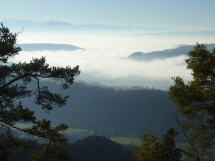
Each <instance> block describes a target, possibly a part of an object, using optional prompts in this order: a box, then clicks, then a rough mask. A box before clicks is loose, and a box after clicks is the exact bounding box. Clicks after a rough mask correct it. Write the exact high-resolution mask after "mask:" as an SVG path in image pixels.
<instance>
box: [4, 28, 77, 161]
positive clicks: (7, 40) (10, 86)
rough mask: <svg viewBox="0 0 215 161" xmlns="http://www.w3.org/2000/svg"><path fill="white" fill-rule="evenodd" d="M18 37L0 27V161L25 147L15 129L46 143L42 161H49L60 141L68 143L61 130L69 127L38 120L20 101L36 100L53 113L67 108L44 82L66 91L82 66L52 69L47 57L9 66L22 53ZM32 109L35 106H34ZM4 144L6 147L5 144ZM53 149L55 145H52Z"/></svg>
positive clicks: (62, 98)
mask: <svg viewBox="0 0 215 161" xmlns="http://www.w3.org/2000/svg"><path fill="white" fill-rule="evenodd" d="M16 38H17V34H16V33H11V32H10V30H9V29H8V28H7V27H5V26H4V25H3V24H1V26H0V133H1V136H2V137H1V138H0V160H8V159H9V157H10V155H11V152H13V151H14V148H15V147H17V145H20V146H21V145H24V143H23V142H21V141H20V139H19V138H14V137H13V136H12V135H11V133H10V132H6V131H10V130H5V129H16V130H20V131H22V132H24V133H25V134H28V135H33V136H37V137H41V138H44V139H46V140H47V144H46V146H45V147H46V148H45V152H44V153H43V154H44V155H43V156H42V160H43V161H47V160H48V159H47V158H48V156H49V150H50V149H53V148H52V145H54V144H55V143H58V142H65V141H66V138H65V137H64V135H63V134H62V131H64V130H66V129H67V128H68V127H67V125H65V124H61V125H58V126H56V127H55V126H53V125H51V122H50V121H49V120H38V119H37V118H36V116H35V114H34V112H33V111H32V110H30V108H29V107H24V106H23V105H22V102H21V99H22V98H26V97H32V96H33V97H34V98H35V103H36V104H38V105H40V107H41V108H42V109H43V110H44V111H46V112H47V111H50V110H52V109H53V108H54V107H55V106H56V105H57V106H59V107H61V106H63V105H65V103H66V101H67V99H68V96H65V97H63V96H61V95H60V94H57V93H52V92H51V91H50V90H49V89H48V88H47V87H43V86H41V84H40V82H41V80H42V79H50V80H51V79H53V80H56V81H58V80H60V81H61V82H62V87H63V88H64V89H66V88H68V87H69V86H70V85H71V84H72V83H73V81H74V77H75V76H77V75H79V73H80V71H79V67H78V66H76V67H74V68H71V67H69V66H68V67H65V68H63V67H50V66H49V65H48V64H47V63H46V59H45V58H44V57H42V58H40V59H33V60H31V61H30V63H26V62H24V63H9V62H8V61H9V59H10V58H11V57H13V56H15V55H17V54H19V52H20V51H21V48H19V47H17V46H16V45H15V44H16V40H17V39H16ZM29 83H35V84H36V86H37V88H36V89H35V90H32V89H29V87H28V84H29ZM32 106H33V103H32ZM20 122H22V123H26V124H31V125H32V126H30V127H28V128H21V127H18V126H17V123H20ZM3 143H5V144H3ZM53 147H54V146H53Z"/></svg>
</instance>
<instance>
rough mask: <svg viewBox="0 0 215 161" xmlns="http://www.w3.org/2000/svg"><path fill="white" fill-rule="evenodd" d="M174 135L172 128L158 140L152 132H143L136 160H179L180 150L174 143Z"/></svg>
mask: <svg viewBox="0 0 215 161" xmlns="http://www.w3.org/2000/svg"><path fill="white" fill-rule="evenodd" d="M176 135H177V133H176V132H175V130H174V129H169V130H168V132H167V133H166V134H165V135H163V137H162V140H161V141H160V140H159V139H158V138H157V137H156V136H155V135H154V134H152V133H145V134H143V136H142V145H141V149H140V150H139V151H137V154H136V157H137V160H138V161H180V160H181V156H182V155H181V154H182V152H181V150H180V149H178V148H177V147H176V145H175V137H176Z"/></svg>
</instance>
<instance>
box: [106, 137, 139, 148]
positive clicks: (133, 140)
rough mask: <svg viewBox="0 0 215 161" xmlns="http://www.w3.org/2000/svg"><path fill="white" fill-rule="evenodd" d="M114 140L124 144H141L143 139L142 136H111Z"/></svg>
mask: <svg viewBox="0 0 215 161" xmlns="http://www.w3.org/2000/svg"><path fill="white" fill-rule="evenodd" d="M110 139H111V140H112V141H114V142H117V143H119V144H124V145H135V146H140V145H141V139H140V138H128V137H117V136H116V137H111V138H110Z"/></svg>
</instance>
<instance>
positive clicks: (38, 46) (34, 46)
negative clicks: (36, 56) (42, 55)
mask: <svg viewBox="0 0 215 161" xmlns="http://www.w3.org/2000/svg"><path fill="white" fill-rule="evenodd" d="M16 46H19V47H21V49H22V50H24V51H42V50H51V51H58V50H65V51H74V50H78V49H81V50H83V49H82V48H79V47H77V46H74V45H69V44H51V43H27V44H17V45H16Z"/></svg>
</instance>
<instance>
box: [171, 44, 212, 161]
mask: <svg viewBox="0 0 215 161" xmlns="http://www.w3.org/2000/svg"><path fill="white" fill-rule="evenodd" d="M188 55H189V58H188V59H187V60H186V63H187V68H188V69H190V70H191V71H192V76H193V80H191V81H189V82H187V83H186V82H184V80H183V79H182V78H181V77H175V78H173V80H174V84H173V85H172V86H171V87H170V89H169V95H170V97H171V98H172V100H173V101H174V102H175V103H176V104H177V105H178V111H179V112H180V114H181V115H182V116H184V118H183V122H182V124H181V127H182V131H183V133H184V136H185V138H186V140H185V143H186V145H189V146H186V147H185V150H186V151H187V153H186V156H187V157H188V158H192V159H194V160H198V161H200V160H209V159H211V160H214V159H212V154H213V149H214V142H215V49H214V50H213V51H212V52H210V51H208V50H207V48H206V47H205V46H204V45H200V44H197V45H196V46H195V48H194V50H192V51H190V52H189V53H188Z"/></svg>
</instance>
